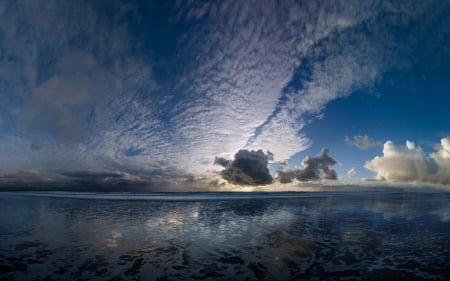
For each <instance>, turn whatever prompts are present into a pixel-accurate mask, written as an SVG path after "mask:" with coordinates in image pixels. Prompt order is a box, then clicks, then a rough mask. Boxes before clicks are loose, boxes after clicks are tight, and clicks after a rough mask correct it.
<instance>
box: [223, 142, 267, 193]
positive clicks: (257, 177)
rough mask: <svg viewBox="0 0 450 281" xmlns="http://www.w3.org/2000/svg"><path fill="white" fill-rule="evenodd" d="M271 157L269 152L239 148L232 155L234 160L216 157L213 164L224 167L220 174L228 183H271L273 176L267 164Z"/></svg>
mask: <svg viewBox="0 0 450 281" xmlns="http://www.w3.org/2000/svg"><path fill="white" fill-rule="evenodd" d="M272 159H273V154H272V153H271V152H269V151H268V152H267V153H265V152H264V151H262V150H261V149H260V150H245V149H241V150H239V151H238V152H237V153H236V154H235V155H234V160H233V161H230V160H226V159H224V158H216V160H215V161H214V163H215V164H218V165H221V166H224V167H225V170H223V171H222V172H221V173H220V174H221V175H222V177H223V178H224V179H226V180H227V181H228V182H229V183H232V184H238V185H265V184H271V183H272V182H273V178H272V176H271V175H270V172H269V169H268V168H267V165H268V164H269V160H272Z"/></svg>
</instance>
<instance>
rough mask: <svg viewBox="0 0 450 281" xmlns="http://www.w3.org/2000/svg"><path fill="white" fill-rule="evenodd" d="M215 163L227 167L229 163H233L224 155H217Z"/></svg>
mask: <svg viewBox="0 0 450 281" xmlns="http://www.w3.org/2000/svg"><path fill="white" fill-rule="evenodd" d="M214 164H217V165H220V166H222V167H225V168H226V167H227V166H228V165H230V164H231V160H228V159H225V158H223V157H216V159H215V160H214Z"/></svg>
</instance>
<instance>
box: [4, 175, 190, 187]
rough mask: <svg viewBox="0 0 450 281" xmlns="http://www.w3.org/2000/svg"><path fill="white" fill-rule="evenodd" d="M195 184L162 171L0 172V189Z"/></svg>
mask: <svg viewBox="0 0 450 281" xmlns="http://www.w3.org/2000/svg"><path fill="white" fill-rule="evenodd" d="M168 174H170V175H171V176H170V177H169V176H167V175H168ZM179 183H181V184H179ZM195 184H196V183H195V182H192V179H191V176H189V175H187V174H175V172H174V171H162V170H154V171H151V172H148V173H145V174H139V173H136V174H132V173H129V172H123V171H112V172H110V171H105V172H93V171H82V170H78V171H66V172H59V173H58V172H54V173H49V172H45V173H41V172H37V171H18V172H9V173H8V172H3V173H2V172H1V171H0V191H8V190H11V191H19V190H20V191H25V190H29V191H42V190H45V191H62V190H71V191H102V192H103V191H138V192H145V191H180V190H186V189H189V188H192V187H194V185H195Z"/></svg>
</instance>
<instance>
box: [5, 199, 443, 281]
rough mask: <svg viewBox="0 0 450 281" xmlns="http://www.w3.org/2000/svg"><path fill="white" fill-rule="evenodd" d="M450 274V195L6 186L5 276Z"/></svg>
mask: <svg viewBox="0 0 450 281" xmlns="http://www.w3.org/2000/svg"><path fill="white" fill-rule="evenodd" d="M34 279H38V280H44V279H46V280H74V279H75V280H423V279H429V280H450V193H445V192H433V191H428V192H342V193H257V194H251V193H244V194H242V193H190V194H182V193H181V194H180V193H175V194H173V193H172V194H169V193H158V194H129V193H124V194H104V193H103V194H102V193H67V192H66V193H0V280H34Z"/></svg>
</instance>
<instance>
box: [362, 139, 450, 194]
mask: <svg viewBox="0 0 450 281" xmlns="http://www.w3.org/2000/svg"><path fill="white" fill-rule="evenodd" d="M364 167H365V168H366V169H368V170H370V171H372V172H375V173H376V179H378V180H383V181H390V182H416V183H434V184H444V185H449V184H450V137H446V138H443V139H441V142H440V144H439V145H437V151H436V152H434V153H432V154H431V155H426V154H425V153H424V152H423V150H422V149H421V148H420V147H416V145H415V144H414V143H413V142H411V141H406V144H405V146H401V145H395V144H394V143H393V142H392V141H387V142H385V143H384V145H383V156H376V157H375V158H373V159H372V160H370V161H367V162H366V164H365V165H364Z"/></svg>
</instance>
